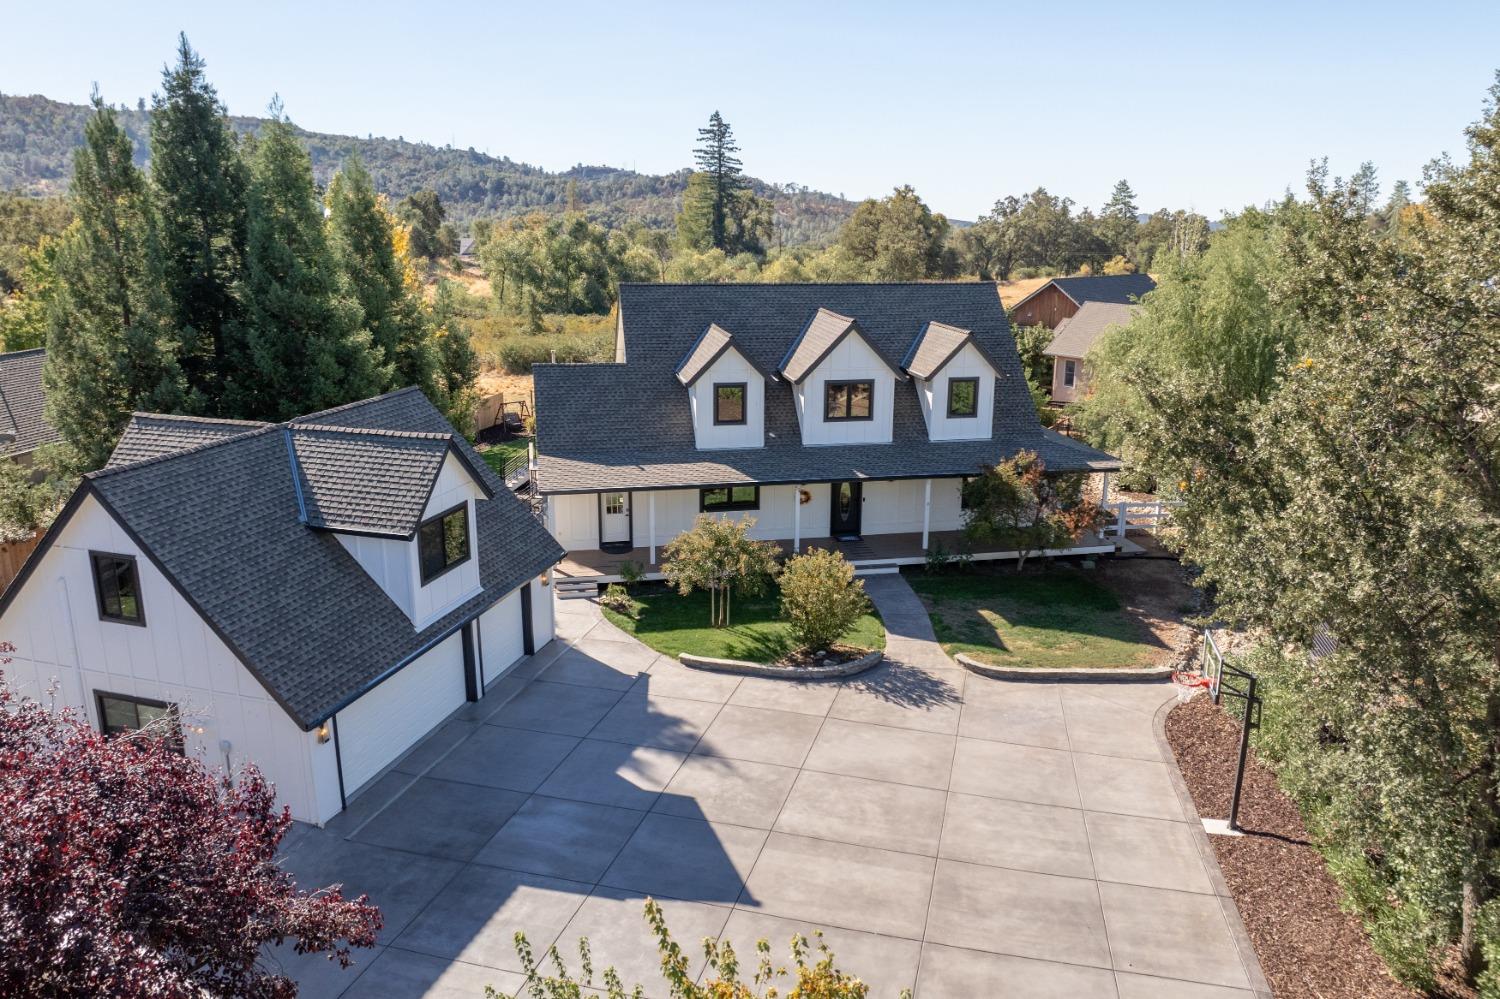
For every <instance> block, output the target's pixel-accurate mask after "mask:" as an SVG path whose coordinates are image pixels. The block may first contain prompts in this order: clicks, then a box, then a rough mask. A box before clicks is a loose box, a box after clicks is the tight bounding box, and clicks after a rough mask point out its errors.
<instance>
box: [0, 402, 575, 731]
mask: <svg viewBox="0 0 1500 999" xmlns="http://www.w3.org/2000/svg"><path fill="white" fill-rule="evenodd" d="M303 420H304V421H307V422H305V423H303V422H298V421H293V422H292V423H288V424H266V425H264V426H261V427H258V428H251V429H249V430H247V431H245V432H243V433H239V434H234V435H231V436H225V437H220V438H218V439H212V440H208V441H206V442H203V443H199V444H196V445H193V446H189V447H187V448H184V449H182V450H179V451H175V452H168V453H163V454H158V455H155V456H153V457H149V458H145V459H142V460H139V461H134V462H128V463H119V464H115V465H112V466H110V467H107V468H104V469H101V470H99V471H97V472H91V473H89V474H88V475H86V476H84V480H83V483H82V484H81V485H80V487H79V491H78V493H77V494H75V496H74V499H73V500H72V501H70V504H69V508H68V510H66V511H65V512H64V515H63V516H60V517H59V518H58V521H57V522H56V523H55V524H54V525H53V529H52V530H49V532H48V535H47V537H46V538H44V540H43V542H42V544H40V545H38V546H37V549H36V551H34V552H33V553H32V555H31V557H30V558H29V559H28V560H27V563H26V565H25V567H24V568H23V569H22V572H21V575H20V576H18V577H17V579H16V581H15V583H14V584H12V586H11V587H10V589H9V590H7V591H6V593H5V595H4V596H3V597H0V614H3V613H4V612H5V610H6V609H7V608H8V607H9V605H10V602H11V600H12V599H13V598H14V595H15V594H16V593H17V592H18V591H19V590H20V589H21V588H22V587H23V586H24V585H25V584H26V581H27V579H28V577H29V576H30V574H31V572H32V570H33V568H34V567H35V565H36V564H37V563H38V562H39V561H40V559H41V557H42V556H43V555H44V554H45V552H46V550H47V548H48V547H50V545H51V543H52V541H53V539H54V538H55V537H56V532H57V531H58V530H60V529H61V527H62V526H63V524H64V522H65V521H66V519H67V518H68V517H70V516H71V511H72V510H73V509H76V507H77V505H78V504H77V501H78V499H79V498H80V497H81V496H82V495H84V494H85V493H91V494H93V495H95V496H96V497H97V498H98V499H99V501H100V502H101V503H102V504H103V505H104V507H105V508H106V509H107V510H108V511H109V512H110V513H111V514H112V515H113V516H114V517H115V518H116V519H117V520H118V521H119V522H120V524H121V526H122V527H123V528H124V530H125V531H126V533H127V534H128V535H129V536H130V537H131V539H132V540H133V541H135V543H136V544H137V545H138V546H139V547H140V548H141V550H142V551H143V552H145V553H146V554H147V557H148V558H149V559H150V560H151V561H152V563H153V564H155V565H156V566H157V568H158V569H160V571H161V572H162V574H163V575H164V576H166V577H167V579H168V580H169V581H170V582H171V583H172V585H173V586H174V587H176V588H177V590H178V592H179V593H180V594H181V595H182V596H183V598H184V599H185V600H187V602H188V603H189V604H190V605H191V606H192V607H193V608H194V609H195V610H196V611H197V612H198V613H199V614H200V615H202V617H203V619H204V620H205V621H206V622H207V623H208V624H209V626H210V627H211V628H212V629H213V630H214V632H215V633H216V634H217V635H218V636H219V637H220V639H222V640H223V641H224V643H225V644H226V645H227V646H228V647H229V648H230V649H231V650H232V651H233V652H234V653H235V655H237V656H238V657H239V658H240V660H241V661H242V662H243V663H244V665H245V667H246V668H247V669H248V670H249V671H250V672H251V673H252V674H253V675H254V676H255V677H256V678H257V679H258V680H259V681H260V682H261V684H262V685H264V686H265V688H266V689H267V691H268V692H270V694H271V695H272V696H273V697H274V698H275V699H276V701H277V702H278V703H279V704H281V706H282V707H283V708H284V709H285V710H286V711H287V713H288V714H289V715H290V716H291V717H292V718H293V719H294V720H295V721H296V722H297V723H298V724H299V725H301V726H302V727H303V728H305V729H311V728H313V727H314V726H316V725H317V724H318V723H319V722H321V721H323V720H324V719H325V718H327V717H328V716H329V715H331V714H333V713H334V712H336V711H338V710H339V709H340V708H342V707H343V706H345V705H347V704H348V703H350V702H351V701H353V700H354V699H356V698H357V697H358V696H359V695H360V694H361V693H363V692H364V691H365V690H367V689H369V688H370V687H371V686H373V685H374V684H375V683H377V682H379V681H380V680H381V679H383V678H384V677H386V676H388V675H390V674H391V673H393V672H394V671H396V670H398V669H400V668H401V667H402V666H404V665H405V664H406V663H408V662H410V661H412V660H413V659H415V658H417V657H418V656H420V655H421V654H422V653H423V652H424V651H426V650H427V649H428V648H431V647H432V645H433V644H435V643H436V642H438V641H441V640H442V639H443V638H446V637H447V636H448V635H449V634H451V633H453V632H454V631H455V630H456V629H457V628H459V627H460V626H461V625H462V624H463V623H464V622H466V621H468V620H469V619H471V618H473V617H474V616H476V615H477V614H479V613H480V612H482V611H483V610H485V609H486V608H488V607H489V606H490V605H491V604H493V603H495V602H496V601H497V600H499V599H500V598H501V597H503V596H505V595H506V594H507V593H509V592H511V591H512V590H514V589H516V588H517V587H518V586H520V585H521V584H523V583H525V582H527V581H528V580H530V579H532V578H533V577H535V576H537V575H540V574H541V573H543V572H546V571H547V570H548V569H549V568H551V566H552V565H554V564H555V563H556V562H557V560H558V559H560V558H561V557H562V554H563V553H562V549H561V548H560V547H559V546H558V545H557V542H556V541H554V540H553V538H552V536H551V535H550V534H549V533H548V532H547V531H546V530H545V529H544V528H543V527H542V525H541V524H539V523H538V522H537V520H536V519H535V518H534V517H533V516H532V515H531V511H530V510H529V509H528V508H527V507H526V505H525V504H523V503H522V502H521V501H520V500H519V499H518V498H517V497H516V496H515V495H514V494H512V493H510V492H509V491H508V490H506V488H505V484H504V483H503V482H501V481H500V480H499V478H498V477H497V476H496V475H495V473H494V472H493V471H491V470H490V469H489V467H488V466H487V465H485V464H484V462H483V460H482V459H480V458H479V456H478V455H477V454H475V453H474V452H473V449H472V448H470V447H469V445H468V442H467V441H464V440H463V438H462V437H460V436H458V435H457V434H455V433H454V431H453V428H452V427H451V426H450V425H449V424H448V422H447V421H446V420H445V419H444V418H443V416H442V414H441V413H439V412H438V411H437V410H436V409H435V408H434V407H433V406H432V404H431V403H429V402H428V401H427V399H426V398H425V397H424V396H423V395H422V394H421V392H420V391H418V390H416V389H414V388H412V389H403V390H401V391H399V392H394V393H391V394H389V395H385V396H379V397H377V398H375V399H370V400H364V401H362V402H359V403H355V404H351V405H349V406H344V407H339V408H338V409H337V410H329V411H325V412H323V413H318V414H313V415H312V416H311V417H304V418H303ZM335 420H336V421H337V424H340V425H342V426H340V427H339V431H340V432H342V433H344V434H349V435H350V436H352V437H354V438H356V439H357V440H359V441H367V440H369V439H371V438H379V439H382V440H385V439H390V440H401V441H406V440H424V439H433V440H438V442H439V443H441V444H442V446H443V447H444V449H445V450H444V453H445V454H446V449H447V448H452V449H454V450H455V451H456V452H457V453H458V454H459V455H460V457H461V458H462V459H463V460H464V461H465V463H466V464H467V465H468V466H469V467H470V468H471V470H473V471H475V472H476V478H477V479H478V480H479V481H480V482H482V483H483V485H484V490H485V492H486V495H487V496H488V497H489V498H487V499H482V500H477V501H476V502H475V530H476V534H477V538H478V546H477V547H478V556H479V569H480V582H481V586H482V589H481V591H480V592H479V593H478V594H477V595H475V596H474V597H472V598H470V599H469V600H467V601H465V602H464V603H463V604H461V605H459V606H457V607H455V608H453V609H452V610H450V611H449V612H448V613H447V614H445V615H444V616H443V617H441V618H439V619H438V620H437V621H435V622H433V623H432V624H430V625H428V626H427V627H425V628H422V629H421V630H417V629H414V628H413V627H412V622H411V619H410V618H408V617H407V616H406V614H405V613H404V612H403V611H402V610H401V609H400V608H399V607H398V606H397V605H396V604H395V603H394V602H393V601H392V600H391V598H390V597H389V596H387V595H386V593H385V591H384V590H382V589H381V588H380V586H379V584H377V583H376V582H375V581H374V580H373V579H372V578H371V577H370V576H369V575H368V574H367V573H366V572H365V571H364V569H362V568H361V567H360V566H359V564H358V563H357V562H356V561H355V560H354V558H353V556H351V555H350V554H349V552H348V551H347V550H346V549H345V548H344V546H343V545H342V544H340V543H339V541H338V540H337V538H335V537H334V536H333V535H332V534H330V533H328V532H326V531H319V530H312V529H310V527H311V526H312V525H311V524H310V523H304V522H303V520H302V516H301V512H300V509H299V500H298V494H299V489H298V474H297V473H295V472H294V469H295V468H296V467H297V466H296V463H295V462H294V461H293V458H294V451H295V448H294V447H292V448H289V446H288V441H289V438H290V437H291V436H292V435H298V436H303V437H304V438H305V439H306V440H308V441H316V442H317V446H324V445H326V443H327V439H328V438H329V437H330V436H332V435H331V434H330V433H329V432H328V430H327V425H328V424H329V423H332V422H334V421H335ZM359 431H365V433H358V432H359ZM369 431H394V432H395V433H394V434H390V435H386V434H381V433H373V434H372V433H369ZM424 435H425V436H424ZM442 438H446V441H442V440H441V439H442ZM423 446H424V447H427V446H429V445H423ZM314 474H315V475H317V474H318V473H316V472H315V473H314ZM340 474H343V473H340ZM302 481H303V483H304V484H305V483H306V480H305V479H304V480H302ZM304 498H305V497H304ZM148 613H149V612H148Z"/></svg>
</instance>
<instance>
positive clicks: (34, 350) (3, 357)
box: [0, 347, 47, 363]
mask: <svg viewBox="0 0 1500 999" xmlns="http://www.w3.org/2000/svg"><path fill="white" fill-rule="evenodd" d="M45 353H47V348H46V347H27V348H26V349H25V350H8V351H6V352H5V353H3V354H0V363H4V362H5V361H8V360H10V359H11V358H13V357H29V356H31V355H32V354H45Z"/></svg>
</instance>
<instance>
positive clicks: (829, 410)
mask: <svg viewBox="0 0 1500 999" xmlns="http://www.w3.org/2000/svg"><path fill="white" fill-rule="evenodd" d="M874 418H875V383H874V382H872V381H853V382H824V383H823V419H824V420H827V421H828V422H830V423H842V422H844V421H846V420H873V419H874Z"/></svg>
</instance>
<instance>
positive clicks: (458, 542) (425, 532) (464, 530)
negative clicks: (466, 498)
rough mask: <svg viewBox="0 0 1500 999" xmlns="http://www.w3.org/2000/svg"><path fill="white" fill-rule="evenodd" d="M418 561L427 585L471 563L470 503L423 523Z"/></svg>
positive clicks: (419, 529)
mask: <svg viewBox="0 0 1500 999" xmlns="http://www.w3.org/2000/svg"><path fill="white" fill-rule="evenodd" d="M417 559H418V561H419V562H420V563H421V566H422V584H423V585H424V586H425V585H426V584H427V583H430V582H432V581H433V580H434V579H436V578H437V577H439V576H441V575H442V574H443V573H445V572H447V571H448V570H449V569H452V568H454V567H455V566H460V565H463V564H464V563H465V562H467V561H469V507H468V504H466V503H460V504H459V505H458V506H456V507H454V508H453V509H451V510H444V511H443V512H442V513H440V514H438V515H437V516H436V517H433V518H432V519H431V520H425V521H423V522H422V526H421V527H419V528H417Z"/></svg>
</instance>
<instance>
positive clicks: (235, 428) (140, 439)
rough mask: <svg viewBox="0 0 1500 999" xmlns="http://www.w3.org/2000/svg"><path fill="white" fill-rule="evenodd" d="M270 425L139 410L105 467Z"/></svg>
mask: <svg viewBox="0 0 1500 999" xmlns="http://www.w3.org/2000/svg"><path fill="white" fill-rule="evenodd" d="M267 426H270V424H268V423H259V422H256V421H253V420H214V419H208V418H205V417H199V416H170V415H167V414H163V413H136V414H134V415H133V416H131V417H130V422H129V423H127V424H125V432H124V433H123V434H121V435H120V442H119V443H118V444H116V445H115V449H114V452H113V453H111V454H110V456H109V462H108V464H106V465H105V466H104V467H105V468H113V467H114V466H116V465H128V464H130V463H131V462H133V461H144V460H145V459H147V458H156V457H160V456H161V455H164V454H171V453H173V452H174V451H182V450H185V449H187V448H190V447H196V446H198V445H199V444H208V443H210V442H212V441H220V440H224V439H225V438H227V437H238V436H239V435H240V434H243V433H248V432H249V431H252V430H259V429H261V428H263V427H267Z"/></svg>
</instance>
